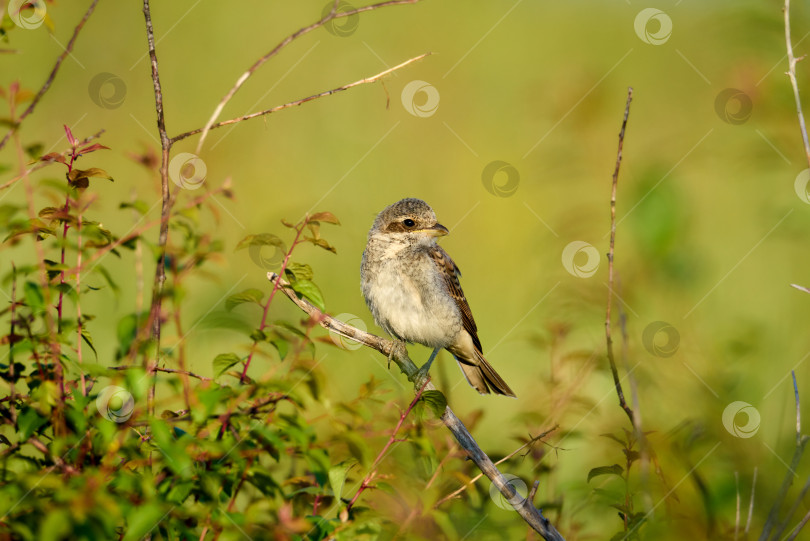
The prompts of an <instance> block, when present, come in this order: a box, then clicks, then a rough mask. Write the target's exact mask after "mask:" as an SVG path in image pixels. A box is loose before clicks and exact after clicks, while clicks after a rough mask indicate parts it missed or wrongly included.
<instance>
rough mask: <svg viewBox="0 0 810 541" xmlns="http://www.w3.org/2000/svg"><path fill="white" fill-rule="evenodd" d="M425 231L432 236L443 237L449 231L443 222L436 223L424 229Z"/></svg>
mask: <svg viewBox="0 0 810 541" xmlns="http://www.w3.org/2000/svg"><path fill="white" fill-rule="evenodd" d="M422 231H423V232H425V233H427V234H428V235H429V236H431V237H443V236H445V235H446V234H448V233H449V231H448V230H447V228H446V227H444V226H443V225H442V224H436V225H434V226H433V227H428V228H427V229H423V230H422Z"/></svg>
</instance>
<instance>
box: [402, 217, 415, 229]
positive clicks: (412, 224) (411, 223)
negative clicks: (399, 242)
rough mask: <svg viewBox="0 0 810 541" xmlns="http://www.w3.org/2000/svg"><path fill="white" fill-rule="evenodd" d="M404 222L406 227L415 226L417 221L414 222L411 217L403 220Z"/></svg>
mask: <svg viewBox="0 0 810 541" xmlns="http://www.w3.org/2000/svg"><path fill="white" fill-rule="evenodd" d="M402 223H403V224H405V227H413V226H415V225H416V222H414V221H413V220H411V219H410V218H405V219H404V220H402Z"/></svg>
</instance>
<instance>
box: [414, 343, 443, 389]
mask: <svg viewBox="0 0 810 541" xmlns="http://www.w3.org/2000/svg"><path fill="white" fill-rule="evenodd" d="M440 349H442V348H436V349H434V350H433V353H431V354H430V358H428V360H427V362H426V363H425V364H423V365H422V368H420V369H419V371H418V372H417V373H416V378H415V380H416V382H417V384H418V383H419V381H420V380H423V379H427V378H430V365H432V364H433V361H434V360H436V355H438V354H439V350H440Z"/></svg>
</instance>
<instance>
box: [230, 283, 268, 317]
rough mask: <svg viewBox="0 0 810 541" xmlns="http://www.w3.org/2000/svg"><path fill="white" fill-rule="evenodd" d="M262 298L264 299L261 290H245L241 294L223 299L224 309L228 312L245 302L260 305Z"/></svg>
mask: <svg viewBox="0 0 810 541" xmlns="http://www.w3.org/2000/svg"><path fill="white" fill-rule="evenodd" d="M262 297H264V292H263V291H262V290H260V289H255V288H250V289H246V290H244V291H242V292H241V293H235V294H233V295H231V296H230V297H228V298H227V299H225V309H226V310H227V311H228V312H230V311H231V310H233V309H234V308H235V307H237V306H239V305H240V304H242V303H246V302H253V303H256V304H259V305H261V303H262Z"/></svg>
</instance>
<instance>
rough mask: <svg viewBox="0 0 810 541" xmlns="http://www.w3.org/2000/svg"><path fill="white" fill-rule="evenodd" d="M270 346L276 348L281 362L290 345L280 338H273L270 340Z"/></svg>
mask: <svg viewBox="0 0 810 541" xmlns="http://www.w3.org/2000/svg"><path fill="white" fill-rule="evenodd" d="M270 344H272V345H273V347H274V348H276V351H278V356H279V357H280V358H281V360H282V361H283V360H284V357H286V356H287V353H288V352H289V351H290V343H289V342H288V341H287V340H286V339H284V338H282V337H281V336H275V337H273V338H271V339H270Z"/></svg>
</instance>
